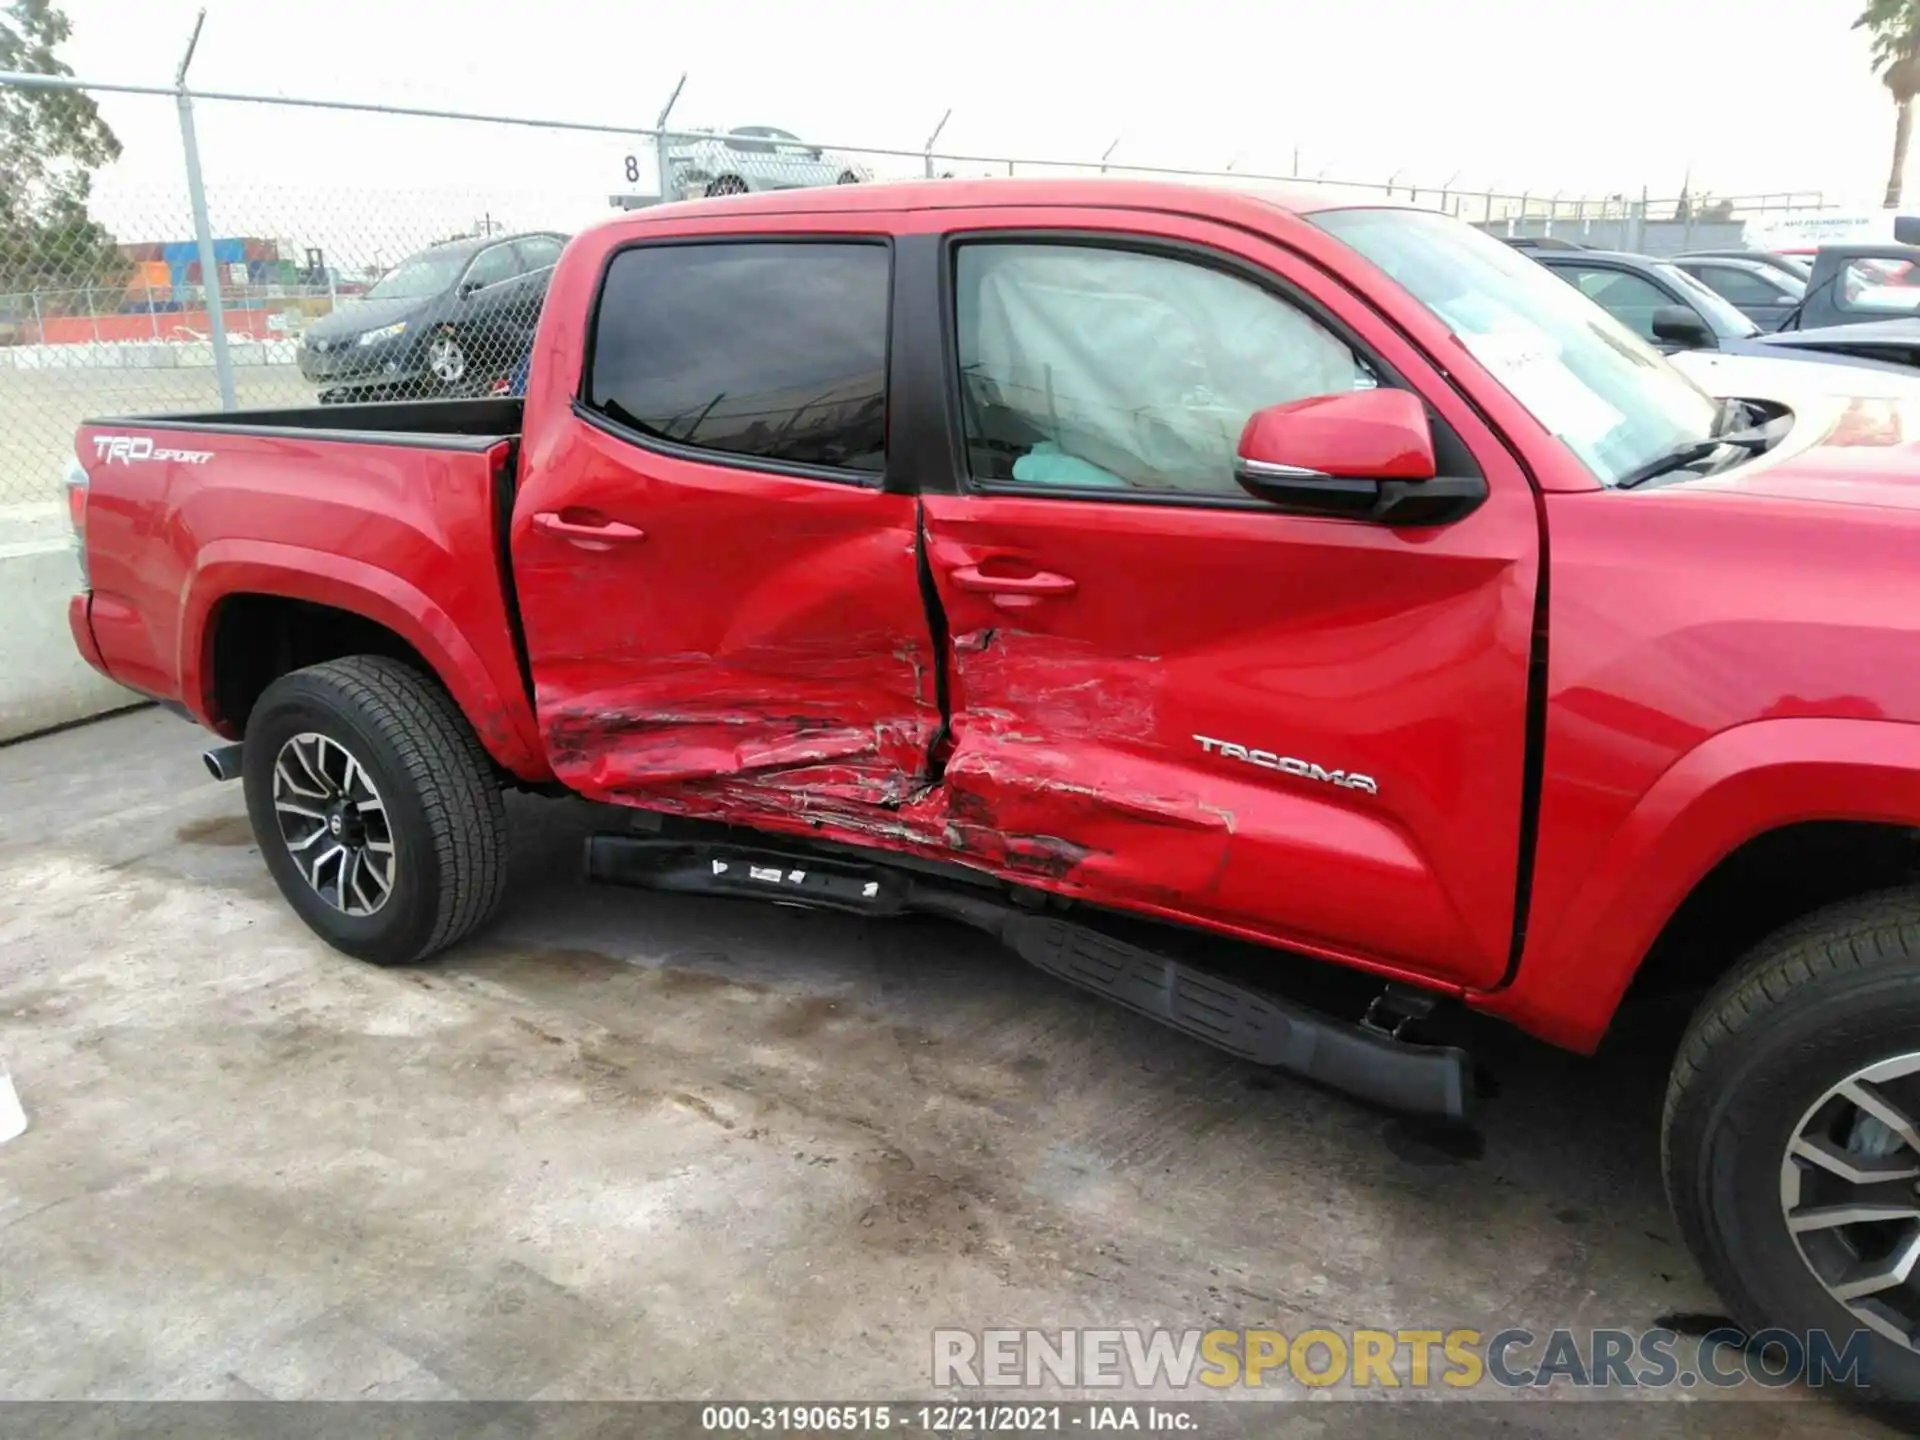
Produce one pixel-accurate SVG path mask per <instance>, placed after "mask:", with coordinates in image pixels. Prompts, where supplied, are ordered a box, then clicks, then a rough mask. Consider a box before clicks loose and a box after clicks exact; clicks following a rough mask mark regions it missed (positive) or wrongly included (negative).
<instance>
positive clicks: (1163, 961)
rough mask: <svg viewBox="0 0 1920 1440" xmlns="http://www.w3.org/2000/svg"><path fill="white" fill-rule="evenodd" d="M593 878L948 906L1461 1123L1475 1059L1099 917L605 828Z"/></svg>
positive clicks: (1231, 1042) (1029, 950)
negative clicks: (1203, 961) (1241, 975)
mask: <svg viewBox="0 0 1920 1440" xmlns="http://www.w3.org/2000/svg"><path fill="white" fill-rule="evenodd" d="M586 868H587V877H588V878H589V879H590V880H595V881H600V882H603V883H607V884H615V885H634V886H639V887H642V888H645V889H652V890H669V891H676V892H679V893H683V894H693V895H723V896H735V897H741V898H751V899H757V900H768V901H772V902H774V903H776V904H788V905H800V906H806V907H809V908H819V909H829V910H844V911H848V912H851V913H853V914H858V915H872V916H881V917H885V916H894V915H906V914H921V915H942V916H945V917H947V918H948V919H952V920H958V921H960V922H962V923H963V924H967V925H971V926H973V927H975V928H976V929H979V930H984V931H985V932H986V933H988V934H989V935H992V936H994V937H995V938H996V939H998V940H999V941H1000V942H1001V943H1002V944H1004V945H1006V946H1007V947H1008V948H1009V949H1011V950H1012V951H1013V952H1014V953H1015V954H1016V955H1018V956H1020V958H1021V959H1023V960H1025V961H1027V962H1028V963H1029V964H1031V965H1033V966H1035V967H1037V968H1038V969H1041V970H1044V971H1046V973H1047V974H1049V975H1052V976H1054V977H1056V978H1057V979H1060V980H1064V981H1066V982H1067V983H1068V984H1070V985H1075V986H1078V987H1079V988H1080V989H1083V990H1087V991H1090V992H1091V993H1093V994H1095V995H1098V996H1100V997H1102V998H1103V999H1107V1000H1111V1001H1113V1002H1114V1003H1115V1004H1118V1005H1123V1006H1125V1007H1126V1008H1127V1009H1129V1010H1132V1011H1134V1012H1135V1013H1136V1014H1140V1015H1144V1016H1147V1017H1148V1018H1149V1019H1153V1020H1158V1021H1160V1022H1161V1023H1162V1024H1164V1025H1168V1026H1171V1027H1172V1028H1173V1029H1175V1030H1178V1031H1180V1032H1182V1033H1183V1034H1186V1035H1191V1036H1192V1037H1193V1038H1195V1039H1196V1040H1201V1041H1204V1042H1205V1043H1206V1044H1208V1045H1212V1046H1214V1047H1216V1048H1218V1049H1221V1050H1225V1051H1226V1052H1228V1053H1229V1054H1232V1055H1237V1056H1239V1057H1240V1058H1241V1059H1243V1060H1248V1061H1251V1062H1252V1063H1254V1064H1256V1065H1264V1066H1269V1067H1271V1068H1273V1069H1276V1070H1281V1071H1285V1072H1286V1073H1287V1074H1289V1075H1295V1076H1298V1077H1300V1078H1301V1079H1304V1080H1310V1081H1313V1082H1314V1083H1316V1084H1319V1085H1324V1086H1327V1087H1328V1088H1329V1089H1333V1090H1338V1091H1340V1092H1342V1093H1344V1094H1347V1095H1351V1096H1353V1097H1355V1098H1356V1099H1360V1100H1364V1101H1367V1102H1368V1103H1370V1104H1373V1105H1377V1106H1380V1107H1381V1108H1383V1109H1387V1110H1393V1111H1398V1112H1400V1113H1403V1114H1408V1115H1418V1116H1422V1117H1425V1118H1429V1119H1438V1120H1445V1121H1449V1122H1451V1123H1454V1124H1461V1125H1464V1124H1466V1123H1468V1122H1469V1121H1470V1120H1471V1119H1472V1115H1473V1100H1474V1087H1473V1062H1472V1058H1471V1057H1470V1056H1469V1055H1468V1054H1467V1052H1466V1051H1465V1050H1462V1049H1460V1048H1458V1047H1457V1046H1452V1045H1421V1044H1416V1043H1413V1042H1411V1041H1407V1040H1402V1039H1400V1038H1398V1037H1397V1036H1396V1035H1394V1034H1392V1033H1389V1032H1388V1031H1386V1030H1384V1029H1380V1028H1376V1027H1375V1026H1373V1025H1370V1024H1366V1023H1352V1022H1348V1021H1344V1020H1340V1019H1337V1018H1335V1017H1333V1016H1330V1015H1325V1014H1322V1013H1320V1012H1318V1011H1316V1010H1312V1009H1309V1008H1307V1007H1305V1006H1302V1005H1298V1004H1295V1003H1293V1002H1291V1001H1289V1000H1285V999H1282V998H1280V997H1278V996H1274V995H1269V994H1265V993H1262V992H1260V991H1257V990H1253V989H1250V988H1248V987H1247V986H1244V985H1241V984H1239V983H1237V982H1236V981H1233V980H1229V979H1227V978H1225V977H1224V976H1220V975H1216V974H1213V973H1211V972H1209V971H1205V970H1201V969H1198V968H1196V967H1194V966H1191V965H1187V964H1184V963H1182V962H1180V961H1177V960H1173V959H1170V958H1169V957H1167V956H1165V955H1161V954H1158V953H1157V952H1155V951H1152V950H1147V949H1144V948H1142V947H1141V946H1138V945H1133V944H1130V943H1128V942H1127V941H1124V940H1119V939H1116V938H1114V937H1113V936H1110V935H1107V934H1105V933H1104V932H1102V931H1100V930H1097V929H1095V928H1093V927H1092V926H1088V925H1082V924H1077V923H1075V922H1073V921H1070V920H1066V919H1062V918H1060V917H1059V916H1057V915H1048V914H1044V913H1036V912H1034V911H1032V910H1029V909H1026V908H1023V907H1022V906H1020V905H1017V904H1014V903H1012V902H1011V901H1010V900H1007V899H1004V898H1002V897H1000V896H998V895H996V894H994V893H993V892H992V891H991V890H988V889H985V888H980V889H975V888H973V887H969V886H964V885H961V884H958V883H947V882H943V881H940V880H937V879H932V878H929V877H927V876H924V875H920V874H917V873H915V872H911V871H908V870H904V869H898V868H895V867H892V866H888V865H876V864H870V863H866V862H862V861H857V860H846V859H841V858H839V857H837V856H836V857H823V856H820V855H815V854H807V853H802V852H797V851H784V850H777V849H772V848H766V849H762V848H759V847H750V846H743V845H734V844H728V843H716V842H707V841H688V840H677V839H659V838H651V837H640V836H632V835H617V834H608V835H594V836H591V837H589V839H588V840H587V853H586Z"/></svg>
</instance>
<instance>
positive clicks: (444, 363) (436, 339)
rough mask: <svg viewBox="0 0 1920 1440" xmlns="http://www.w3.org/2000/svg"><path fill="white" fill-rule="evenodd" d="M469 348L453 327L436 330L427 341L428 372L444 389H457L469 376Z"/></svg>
mask: <svg viewBox="0 0 1920 1440" xmlns="http://www.w3.org/2000/svg"><path fill="white" fill-rule="evenodd" d="M467 364H468V361H467V350H466V347H465V346H464V345H462V344H461V343H460V337H459V336H458V335H456V334H455V333H454V332H453V330H451V329H442V330H436V331H434V333H433V338H432V339H430V340H428V341H427V373H428V374H429V375H431V376H432V377H433V381H434V383H435V384H436V385H438V386H439V387H440V388H441V389H442V390H456V389H458V388H459V387H460V384H461V382H462V381H464V380H465V379H466V378H467Z"/></svg>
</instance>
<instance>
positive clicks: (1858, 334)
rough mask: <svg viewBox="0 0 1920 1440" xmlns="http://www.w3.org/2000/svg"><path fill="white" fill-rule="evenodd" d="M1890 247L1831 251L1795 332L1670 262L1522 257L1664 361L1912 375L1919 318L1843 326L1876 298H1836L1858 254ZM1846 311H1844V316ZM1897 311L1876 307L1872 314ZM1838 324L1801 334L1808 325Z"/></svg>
mask: <svg viewBox="0 0 1920 1440" xmlns="http://www.w3.org/2000/svg"><path fill="white" fill-rule="evenodd" d="M1887 250H1888V247H1884V246H1881V247H1866V246H1828V247H1826V248H1825V249H1823V250H1822V251H1821V252H1820V253H1821V257H1822V259H1821V261H1820V262H1819V263H1818V264H1817V266H1816V269H1815V272H1814V281H1813V284H1812V285H1810V286H1809V287H1808V289H1807V292H1806V295H1805V296H1804V298H1803V299H1802V300H1800V301H1799V302H1797V303H1796V306H1795V308H1794V311H1793V312H1792V313H1790V315H1789V317H1788V319H1787V322H1786V323H1787V324H1788V326H1789V327H1790V329H1791V331H1792V333H1788V334H1769V333H1767V332H1765V331H1763V330H1762V329H1761V328H1760V327H1759V326H1758V325H1756V324H1755V323H1754V322H1753V321H1751V320H1749V319H1748V318H1747V317H1746V316H1745V315H1742V314H1741V313H1740V312H1739V311H1738V310H1736V309H1734V307H1733V306H1732V305H1730V304H1728V303H1727V302H1726V301H1725V300H1723V299H1722V298H1721V297H1720V296H1718V295H1716V294H1715V293H1714V292H1713V291H1711V290H1709V289H1708V288H1707V287H1706V286H1705V285H1703V284H1701V283H1700V282H1699V281H1698V280H1696V279H1694V278H1693V277H1692V276H1691V275H1689V274H1687V272H1686V271H1684V270H1682V269H1681V268H1680V267H1679V266H1678V265H1676V264H1675V263H1674V262H1673V261H1671V260H1656V259H1654V258H1652V257H1651V256H1647V255H1629V254H1625V253H1623V252H1621V251H1615V250H1575V251H1569V250H1529V251H1527V253H1528V254H1529V255H1531V256H1532V258H1533V259H1534V260H1536V261H1538V262H1539V263H1540V264H1541V265H1544V266H1545V267H1546V268H1547V269H1549V270H1551V271H1553V273H1554V274H1556V275H1558V276H1559V277H1560V278H1561V279H1562V280H1565V281H1566V282H1567V283H1568V284H1569V285H1572V286H1573V287H1574V288H1575V289H1576V290H1578V291H1580V292H1581V293H1582V294H1583V295H1585V296H1586V297H1587V298H1588V299H1590V300H1592V301H1593V302H1594V303H1595V304H1597V305H1599V306H1600V308H1601V309H1603V310H1605V311H1606V312H1607V313H1608V314H1609V315H1612V316H1613V317H1614V319H1616V320H1618V321H1620V322H1621V323H1622V324H1623V325H1625V326H1626V327H1627V328H1628V329H1630V330H1632V331H1633V332H1634V333H1635V334H1637V335H1639V336H1640V337H1641V338H1642V339H1644V340H1646V341H1648V342H1650V343H1651V344H1653V345H1655V346H1657V347H1658V348H1660V349H1661V350H1663V351H1665V352H1667V353H1668V354H1673V353H1674V352H1676V351H1680V350H1719V351H1723V352H1726V353H1728V354H1735V355H1766V356H1771V357H1772V358H1774V359H1776V360H1809V361H1822V362H1825V363H1827V364H1834V365H1859V366H1866V367H1868V368H1870V369H1879V370H1884V369H1911V368H1912V367H1913V365H1914V364H1915V363H1916V361H1920V321H1916V320H1915V319H1913V318H1912V317H1911V316H1909V317H1908V318H1906V319H1903V320H1888V321H1884V322H1882V323H1881V324H1877V325H1862V324H1850V323H1844V322H1847V321H1851V320H1854V319H1856V318H1857V319H1872V318H1874V316H1873V314H1872V313H1871V312H1870V311H1869V309H1868V307H1867V305H1866V304H1863V303H1861V302H1862V301H1863V300H1864V301H1866V302H1871V301H1873V300H1874V299H1875V296H1874V295H1873V294H1872V293H1870V292H1863V291H1861V290H1860V289H1859V287H1858V286H1857V285H1855V286H1854V290H1853V293H1854V296H1855V298H1854V299H1853V300H1851V301H1849V300H1846V299H1844V298H1841V297H1843V296H1845V295H1846V294H1847V293H1848V286H1849V284H1852V283H1853V281H1854V280H1855V274H1854V269H1852V268H1846V269H1842V268H1840V267H1843V266H1845V267H1857V266H1858V265H1860V264H1861V263H1862V257H1863V256H1872V257H1884V255H1885V253H1886V252H1887ZM1843 312H1844V313H1843ZM1890 313H1897V312H1893V311H1890V310H1887V309H1880V310H1879V311H1878V314H1880V315H1887V314H1890ZM1809 318H1813V319H1818V320H1822V321H1827V322H1832V321H1834V320H1836V319H1837V320H1839V321H1841V322H1843V323H1840V324H1834V323H1826V324H1822V325H1821V326H1820V327H1819V328H1817V329H1808V330H1802V329H1800V328H1799V326H1800V324H1801V323H1802V322H1803V321H1805V320H1807V319H1809Z"/></svg>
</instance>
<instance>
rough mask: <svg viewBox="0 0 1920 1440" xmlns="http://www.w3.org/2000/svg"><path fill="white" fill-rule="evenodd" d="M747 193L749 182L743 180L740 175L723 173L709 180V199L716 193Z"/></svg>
mask: <svg viewBox="0 0 1920 1440" xmlns="http://www.w3.org/2000/svg"><path fill="white" fill-rule="evenodd" d="M746 193H747V182H746V181H744V180H742V179H741V178H740V177H739V176H738V175H721V176H719V177H717V178H716V179H713V180H709V181H708V182H707V197H708V198H709V199H711V198H712V197H713V196H715V195H744V194H746Z"/></svg>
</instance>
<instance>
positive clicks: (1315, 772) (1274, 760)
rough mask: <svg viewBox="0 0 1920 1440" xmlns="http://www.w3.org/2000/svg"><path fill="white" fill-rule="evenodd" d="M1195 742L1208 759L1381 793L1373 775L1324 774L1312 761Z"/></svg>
mask: <svg viewBox="0 0 1920 1440" xmlns="http://www.w3.org/2000/svg"><path fill="white" fill-rule="evenodd" d="M1193 738H1194V739H1196V740H1198V741H1199V742H1200V748H1201V749H1202V750H1204V751H1206V752H1207V754H1209V755H1223V756H1225V757H1226V758H1227V759H1229V760H1244V761H1245V762H1246V763H1247V764H1249V765H1258V766H1259V767H1260V768H1261V769H1262V770H1278V771H1280V772H1281V773H1282V774H1283V775H1298V776H1299V777H1300V778H1301V779H1303V780H1323V781H1325V782H1326V783H1327V784H1329V785H1338V786H1339V787H1340V788H1341V789H1343V790H1361V791H1364V792H1365V793H1367V794H1368V795H1378V794H1379V793H1380V787H1379V785H1377V784H1375V783H1374V779H1373V777H1372V776H1371V775H1355V774H1352V773H1351V772H1349V771H1346V770H1323V769H1321V768H1320V767H1319V766H1318V765H1315V764H1313V763H1312V762H1311V761H1307V760H1296V759H1294V758H1293V756H1291V755H1276V754H1274V753H1273V751H1271V750H1254V749H1252V748H1250V747H1248V746H1245V745H1235V744H1233V743H1232V742H1230V741H1227V740H1215V739H1214V738H1213V737H1212V736H1210V735H1196V736H1194V737H1193Z"/></svg>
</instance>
